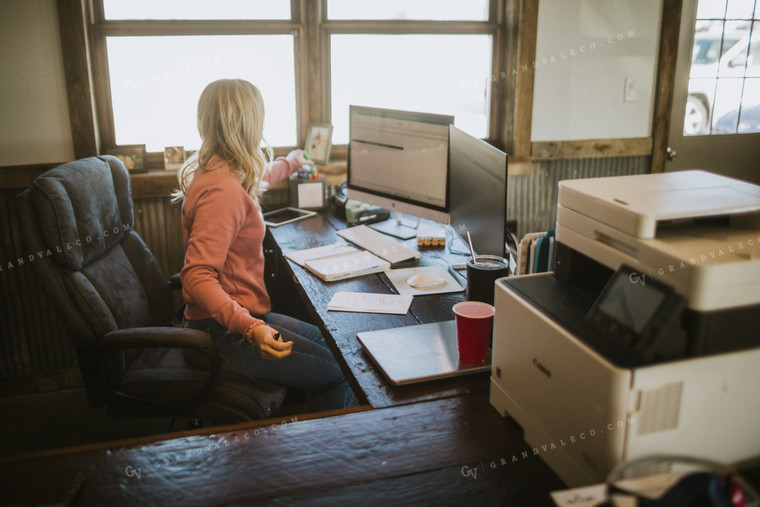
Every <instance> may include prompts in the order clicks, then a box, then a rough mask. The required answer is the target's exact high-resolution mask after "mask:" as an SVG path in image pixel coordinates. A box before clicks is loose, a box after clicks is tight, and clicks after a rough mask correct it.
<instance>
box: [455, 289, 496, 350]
mask: <svg viewBox="0 0 760 507" xmlns="http://www.w3.org/2000/svg"><path fill="white" fill-rule="evenodd" d="M453 310H454V315H455V316H456V321H457V349H458V350H459V362H460V363H465V364H483V363H485V362H486V356H487V354H488V341H489V340H490V338H491V327H492V326H493V314H494V307H493V306H491V305H489V304H488V303H483V302H480V301H462V302H461V303H457V304H455V305H454V308H453Z"/></svg>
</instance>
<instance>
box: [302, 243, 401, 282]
mask: <svg viewBox="0 0 760 507" xmlns="http://www.w3.org/2000/svg"><path fill="white" fill-rule="evenodd" d="M304 267H305V268H306V269H308V270H309V271H311V272H312V273H314V274H315V275H317V276H318V277H319V278H321V279H322V280H324V281H326V282H334V281H336V280H343V279H346V278H353V277H356V276H362V275H368V274H371V273H378V272H380V271H385V270H386V269H390V267H391V265H390V264H389V263H388V262H387V261H384V260H383V259H381V258H380V257H377V256H376V255H373V254H371V253H369V252H366V251H361V250H357V251H356V252H349V253H346V254H342V255H334V256H331V257H324V258H321V259H314V260H309V261H306V262H305V263H304Z"/></svg>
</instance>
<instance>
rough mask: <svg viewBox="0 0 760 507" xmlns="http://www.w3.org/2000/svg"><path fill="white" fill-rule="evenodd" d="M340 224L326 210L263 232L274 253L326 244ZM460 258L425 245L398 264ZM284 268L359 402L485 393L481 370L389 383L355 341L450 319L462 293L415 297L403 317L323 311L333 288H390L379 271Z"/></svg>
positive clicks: (381, 403)
mask: <svg viewBox="0 0 760 507" xmlns="http://www.w3.org/2000/svg"><path fill="white" fill-rule="evenodd" d="M344 227H346V224H345V221H343V220H341V219H340V218H339V217H338V216H336V215H335V214H334V213H331V212H329V211H327V212H324V213H322V214H320V215H318V216H317V217H314V218H310V219H306V220H302V221H300V222H297V223H294V224H290V225H287V226H283V227H278V228H274V229H270V232H269V234H270V236H271V241H272V242H273V243H274V244H271V243H270V244H271V246H272V247H273V248H275V249H276V250H277V251H276V253H275V255H280V254H283V253H286V252H288V251H291V250H300V249H304V248H312V247H317V246H323V245H329V244H332V243H335V242H338V241H343V240H342V238H341V237H340V236H338V235H337V229H340V228H344ZM405 244H406V245H407V246H409V247H411V248H415V249H416V241H415V240H408V241H407V242H406V243H405ZM464 259H465V258H464V257H462V256H460V255H455V254H451V253H449V252H448V250H447V249H429V250H423V251H422V256H421V258H420V260H419V261H415V262H412V263H408V264H404V265H401V266H399V267H407V266H408V267H411V266H436V265H439V266H447V265H448V263H449V262H455V263H462V262H464ZM285 271H286V272H287V275H288V276H289V277H290V278H292V280H293V281H294V283H295V286H296V289H297V291H298V292H299V294H300V297H301V299H302V300H303V302H304V303H305V304H306V305H307V307H308V310H309V313H310V315H311V317H312V319H313V321H314V322H315V324H317V325H318V326H319V327H320V328H321V329H322V332H323V334H324V335H325V338H326V340H327V342H328V345H330V347H331V349H332V351H333V354H334V355H335V357H336V358H337V359H338V362H339V363H340V364H341V367H342V368H343V370H344V373H345V374H346V378H347V379H348V381H349V383H350V384H351V386H352V388H353V389H354V392H355V393H356V396H357V398H358V399H359V401H360V402H362V403H365V402H366V403H369V404H370V405H371V406H372V407H373V408H379V407H388V406H393V405H400V404H405V403H414V402H418V401H424V400H433V399H441V398H447V397H451V396H459V395H463V394H470V393H476V392H483V391H487V389H488V374H487V373H483V374H479V375H472V376H467V377H458V378H453V379H447V380H438V381H432V382H425V383H421V384H414V385H409V386H403V387H394V386H392V385H391V384H390V383H389V382H388V381H387V380H386V379H385V378H384V377H383V376H382V374H381V373H380V372H379V371H378V370H377V369H376V368H375V366H374V364H373V363H372V361H371V360H370V358H369V356H368V355H367V354H366V353H365V352H364V350H363V349H362V347H361V345H359V342H358V341H357V339H356V335H357V334H358V333H360V332H362V331H373V330H377V329H389V328H395V327H401V326H413V325H417V324H427V323H430V322H439V321H443V320H452V319H453V318H454V314H453V312H452V311H451V307H452V306H454V304H456V303H458V302H459V301H463V300H464V299H465V296H464V292H458V293H453V294H442V295H430V296H415V298H414V300H413V302H412V306H411V308H410V310H409V312H407V314H406V315H385V314H371V313H349V312H329V311H327V304H328V303H329V301H330V299H331V298H332V296H333V295H334V294H335V293H336V292H338V291H350V292H376V293H384V294H391V293H394V292H395V291H394V289H393V286H392V284H391V283H390V281H389V280H388V278H387V277H386V276H385V274H382V273H381V274H372V275H366V276H362V277H358V278H352V279H349V280H340V281H337V282H329V283H325V282H323V281H322V280H320V279H319V278H317V277H316V276H314V275H312V274H311V273H310V272H309V271H307V270H306V269H304V268H302V267H300V266H298V265H297V264H295V263H293V262H291V261H285Z"/></svg>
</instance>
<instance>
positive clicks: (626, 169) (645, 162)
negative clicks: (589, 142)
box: [507, 157, 650, 239]
mask: <svg viewBox="0 0 760 507" xmlns="http://www.w3.org/2000/svg"><path fill="white" fill-rule="evenodd" d="M649 166H650V160H649V157H620V158H594V159H575V160H572V159H571V160H550V161H541V162H534V163H533V172H532V173H531V174H526V175H520V176H510V177H509V178H508V181H507V219H508V220H516V221H517V231H516V232H515V231H513V232H515V234H516V235H517V237H518V239H519V238H521V237H523V236H524V235H525V234H526V233H528V232H535V231H546V230H549V229H554V227H555V222H556V220H557V190H558V183H559V182H560V181H562V180H568V179H577V178H598V177H602V176H623V175H628V174H643V173H646V172H648V171H649Z"/></svg>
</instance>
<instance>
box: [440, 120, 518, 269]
mask: <svg viewBox="0 0 760 507" xmlns="http://www.w3.org/2000/svg"><path fill="white" fill-rule="evenodd" d="M507 158H508V156H507V154H506V153H504V152H503V151H501V150H499V149H497V148H495V147H493V146H491V145H490V144H488V143H486V142H485V141H483V140H481V139H478V138H477V137H473V136H471V135H469V134H467V133H465V132H463V131H462V130H460V129H458V128H456V127H454V126H453V125H451V126H450V127H449V171H450V173H451V181H450V183H449V186H450V188H451V197H450V207H449V215H450V218H451V226H452V228H453V229H454V231H455V232H456V233H457V234H458V235H459V236H460V237H461V238H464V237H465V236H466V231H469V232H470V237H471V238H472V245H473V248H474V250H475V253H477V254H478V255H498V256H499V257H505V256H506V255H505V254H506V252H507V249H506V242H507V234H508V232H507Z"/></svg>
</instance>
